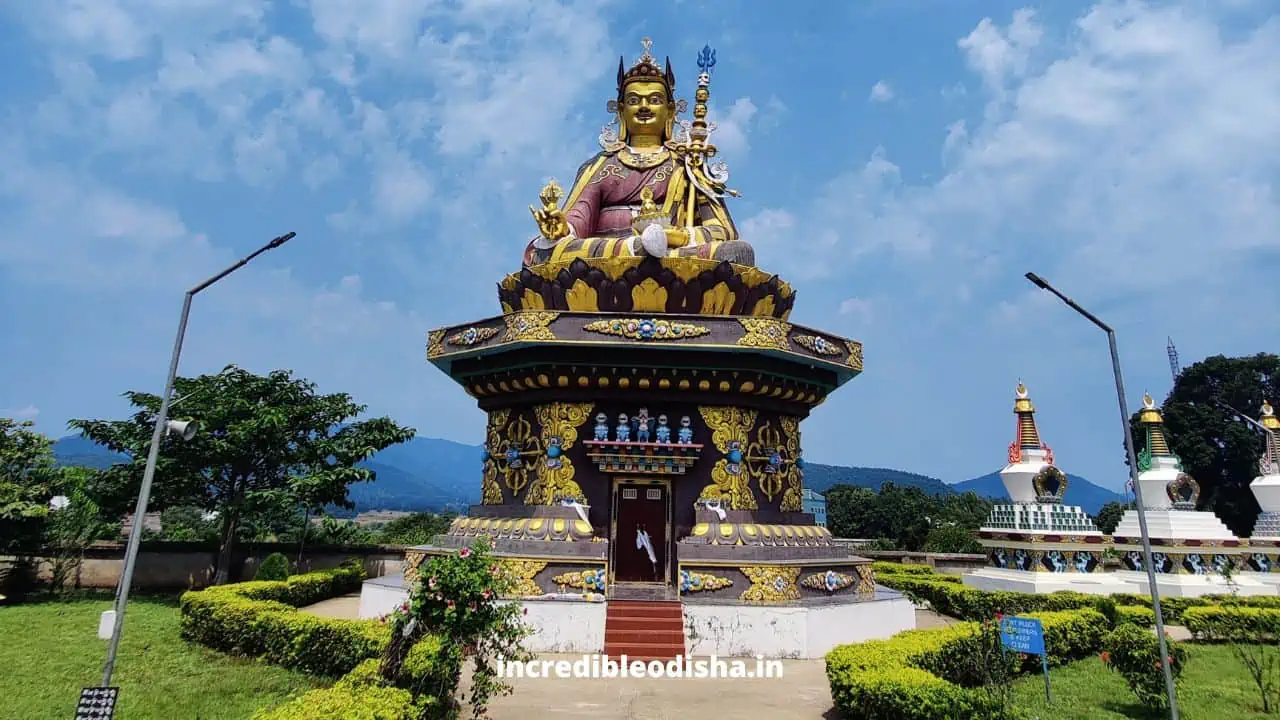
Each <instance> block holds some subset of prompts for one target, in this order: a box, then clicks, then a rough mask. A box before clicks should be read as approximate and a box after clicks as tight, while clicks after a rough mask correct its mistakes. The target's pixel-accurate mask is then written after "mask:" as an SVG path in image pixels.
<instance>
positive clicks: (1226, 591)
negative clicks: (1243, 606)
mask: <svg viewBox="0 0 1280 720" xmlns="http://www.w3.org/2000/svg"><path fill="white" fill-rule="evenodd" d="M1114 574H1115V575H1116V577H1118V578H1121V579H1123V580H1125V581H1127V582H1130V583H1133V584H1134V585H1135V586H1137V588H1138V590H1137V592H1139V593H1141V594H1143V595H1150V594H1151V584H1150V583H1149V582H1147V574H1146V573H1145V572H1137V571H1134V570H1120V571H1117V572H1116V573H1114ZM1234 579H1235V587H1234V588H1232V587H1231V586H1229V585H1227V582H1226V581H1225V580H1223V579H1222V576H1221V575H1181V574H1178V575H1174V574H1171V573H1156V587H1157V588H1159V590H1160V597H1199V596H1201V595H1230V594H1231V593H1232V592H1234V593H1236V594H1238V595H1275V594H1276V587H1277V586H1276V585H1271V584H1267V583H1263V582H1259V581H1258V580H1257V579H1255V578H1253V577H1249V576H1248V575H1246V574H1244V573H1239V574H1237V575H1236V576H1235V578H1234Z"/></svg>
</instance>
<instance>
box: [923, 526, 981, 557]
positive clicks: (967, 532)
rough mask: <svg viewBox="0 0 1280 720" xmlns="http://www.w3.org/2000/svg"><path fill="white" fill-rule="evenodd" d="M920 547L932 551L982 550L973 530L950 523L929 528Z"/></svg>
mask: <svg viewBox="0 0 1280 720" xmlns="http://www.w3.org/2000/svg"><path fill="white" fill-rule="evenodd" d="M922 549H923V550H924V551H925V552H934V553H981V552H983V550H982V544H981V543H979V542H978V539H977V537H975V533H974V531H973V530H971V529H969V528H965V527H961V526H959V525H952V524H950V523H948V524H946V525H939V526H938V527H935V528H933V529H932V530H930V531H929V536H928V537H926V538H925V541H924V547H923V548H922Z"/></svg>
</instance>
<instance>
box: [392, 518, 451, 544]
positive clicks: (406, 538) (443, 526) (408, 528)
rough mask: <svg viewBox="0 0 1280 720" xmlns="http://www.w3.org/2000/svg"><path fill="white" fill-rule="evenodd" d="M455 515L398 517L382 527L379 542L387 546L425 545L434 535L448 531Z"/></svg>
mask: <svg viewBox="0 0 1280 720" xmlns="http://www.w3.org/2000/svg"><path fill="white" fill-rule="evenodd" d="M455 517H457V513H452V512H446V513H440V514H436V513H428V512H421V513H414V514H412V515H405V516H404V517H398V518H396V519H395V520H392V521H391V522H389V523H387V524H386V525H383V526H382V530H381V532H380V533H379V535H380V536H381V538H380V539H381V541H382V542H384V543H386V544H388V545H425V544H427V543H429V542H431V538H433V537H435V536H436V535H443V534H444V533H446V532H448V531H449V525H450V524H452V523H453V519H454V518H455Z"/></svg>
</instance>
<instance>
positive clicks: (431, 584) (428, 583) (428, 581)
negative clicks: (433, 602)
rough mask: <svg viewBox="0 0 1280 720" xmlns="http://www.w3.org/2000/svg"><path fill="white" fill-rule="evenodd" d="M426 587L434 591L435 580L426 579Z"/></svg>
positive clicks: (433, 578) (432, 578)
mask: <svg viewBox="0 0 1280 720" xmlns="http://www.w3.org/2000/svg"><path fill="white" fill-rule="evenodd" d="M427 587H428V588H431V589H432V590H435V589H436V579H435V577H431V578H428V579H427Z"/></svg>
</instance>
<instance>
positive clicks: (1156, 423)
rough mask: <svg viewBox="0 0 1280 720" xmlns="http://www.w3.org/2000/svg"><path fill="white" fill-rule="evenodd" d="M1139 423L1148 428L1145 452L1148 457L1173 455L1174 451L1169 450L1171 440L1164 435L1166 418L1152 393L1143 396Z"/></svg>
mask: <svg viewBox="0 0 1280 720" xmlns="http://www.w3.org/2000/svg"><path fill="white" fill-rule="evenodd" d="M1138 422H1140V423H1142V424H1143V425H1146V426H1147V449H1146V451H1145V452H1146V453H1147V454H1148V455H1152V456H1156V455H1173V451H1172V450H1170V449H1169V440H1168V438H1166V437H1165V435H1164V417H1163V416H1162V415H1161V414H1160V409H1159V408H1157V407H1156V401H1155V400H1154V399H1153V398H1152V397H1151V394H1150V393H1143V394H1142V410H1141V412H1139V413H1138Z"/></svg>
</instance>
